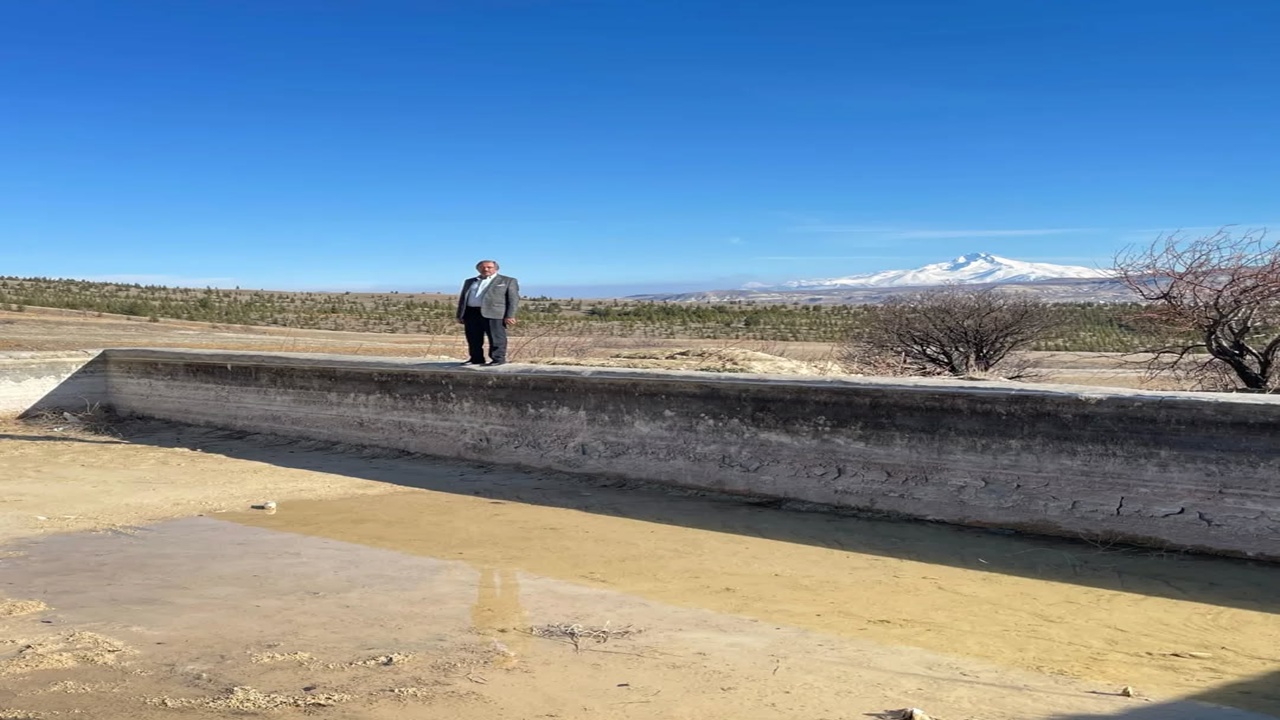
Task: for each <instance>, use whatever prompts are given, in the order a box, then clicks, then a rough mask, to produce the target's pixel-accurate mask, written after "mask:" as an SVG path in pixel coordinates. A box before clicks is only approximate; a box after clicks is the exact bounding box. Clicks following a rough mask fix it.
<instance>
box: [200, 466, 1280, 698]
mask: <svg viewBox="0 0 1280 720" xmlns="http://www.w3.org/2000/svg"><path fill="white" fill-rule="evenodd" d="M532 482H533V481H530V483H532ZM539 482H543V483H545V485H539V486H537V487H536V488H535V487H527V488H521V489H520V493H523V495H524V497H525V499H526V501H521V502H513V501H510V500H505V499H503V500H498V499H494V498H492V497H484V496H480V497H476V496H474V495H472V494H471V493H473V492H474V493H477V494H479V492H480V488H482V487H485V486H483V485H480V484H474V485H470V486H468V489H469V492H467V493H466V494H463V493H461V492H457V493H437V492H417V491H412V492H403V493H395V494H391V495H378V496H368V497H352V498H344V499H341V500H305V501H304V500H299V501H295V502H290V504H289V511H288V512H282V513H281V514H279V515H275V516H265V515H262V514H249V513H245V514H237V515H231V514H228V515H223V516H222V517H223V518H225V519H230V520H235V521H238V522H243V523H247V524H252V525H258V526H262V527H269V528H273V529H278V530H285V531H289V532H296V533H303V534H309V535H316V536H320V537H326V538H332V539H336V540H342V541H345V542H351V543H357V544H360V545H365V546H370V547H380V548H386V549H390V550H395V551H398V552H403V553H411V554H416V555H422V556H428V557H433V558H449V559H455V560H462V561H465V562H467V563H470V564H471V565H472V567H475V568H477V572H479V573H480V578H479V586H478V589H477V596H476V600H477V602H476V606H475V611H474V615H473V621H474V624H475V627H476V628H477V632H480V633H482V634H484V635H487V636H488V637H490V638H492V639H493V640H494V641H495V642H496V643H501V644H502V645H503V647H504V648H506V649H507V650H508V651H510V652H513V653H516V654H517V655H518V654H521V652H522V650H523V648H522V647H519V646H517V647H512V643H516V644H517V645H519V643H521V642H531V641H530V640H529V638H528V636H527V635H524V634H523V633H521V632H517V631H512V628H520V627H521V626H525V627H527V624H526V623H525V621H524V618H523V615H522V612H521V610H520V602H519V600H520V598H519V595H520V592H519V589H518V586H517V581H516V573H524V574H525V582H526V585H527V584H528V577H529V576H539V577H544V578H552V579H557V580H563V581H568V582H571V583H577V584H580V585H585V586H587V587H597V588H607V589H609V590H612V591H615V592H619V593H623V594H625V595H631V596H636V597H640V598H645V599H648V600H651V601H658V602H664V603H669V604H672V605H676V606H681V607H692V608H698V609H701V610H709V611H712V612H715V613H720V614H727V615H735V616H740V617H749V618H753V619H756V620H759V621H763V622H766V623H770V624H772V625H773V626H774V627H779V626H789V627H796V628H805V629H808V630H812V631H817V632H820V633H827V634H831V635H836V636H843V637H856V638H858V639H859V640H867V641H872V642H880V643H885V644H890V645H905V646H914V647H918V648H925V649H929V650H934V651H938V652H944V653H947V654H948V655H953V656H961V657H972V658H982V659H985V660H988V661H990V662H994V663H997V664H999V665H1002V666H1005V667H1016V668H1023V669H1029V670H1033V671H1036V672H1041V673H1044V672H1048V673H1052V674H1062V675H1068V676H1073V677H1079V678H1087V679H1089V680H1091V681H1093V682H1097V683H1099V684H1100V685H1102V686H1109V685H1115V686H1116V687H1117V688H1119V687H1123V686H1124V685H1133V686H1134V687H1138V688H1140V689H1141V690H1142V691H1144V692H1150V693H1152V694H1158V695H1159V696H1161V697H1176V696H1179V695H1189V694H1193V693H1200V692H1204V691H1207V690H1211V689H1213V688H1215V687H1218V686H1223V685H1226V684H1227V683H1231V682H1233V681H1238V680H1242V679H1246V678H1250V677H1254V676H1257V675H1261V674H1264V673H1273V672H1275V669H1276V668H1277V667H1280V655H1277V648H1280V614H1277V612H1276V611H1277V609H1280V573H1277V572H1276V570H1277V568H1276V567H1275V566H1262V565H1257V564H1250V563H1243V562H1235V561H1227V560H1223V559H1215V558H1199V557H1194V556H1180V555H1161V554H1153V553H1140V552H1128V551H1125V550H1124V549H1123V548H1109V547H1097V546H1091V545H1084V544H1078V543H1077V544H1071V543H1065V542H1060V541H1050V540H1043V539H1036V538H1027V537H1020V536H1015V535H993V534H989V533H982V532H977V531H971V530H960V529H956V528H948V527H939V526H931V525H927V524H923V523H891V522H883V521H872V520H867V519H863V518H850V517H841V516H836V515H823V514H814V513H794V512H780V511H778V510H775V509H772V508H761V507H753V506H751V505H747V504H744V503H741V502H736V503H735V502H727V501H715V500H704V499H701V498H693V497H676V496H672V495H670V494H658V493H649V492H643V491H638V490H635V489H625V488H624V489H617V490H615V489H611V488H605V487H594V486H593V487H592V490H591V492H590V493H585V492H583V491H582V489H581V487H582V486H581V485H566V486H564V487H563V488H561V487H559V486H555V485H554V484H553V483H552V482H551V481H550V480H543V481H539ZM506 492H508V494H511V495H515V494H517V493H516V491H515V490H511V489H507V490H506ZM556 493H559V494H558V495H557V494H556ZM529 499H532V500H536V501H538V502H528V501H527V500H529ZM480 568H484V570H479V569H480ZM493 568H510V570H501V571H499V570H494V569H493ZM525 600H526V601H527V600H528V598H527V597H526V598H525ZM504 629H505V630H507V632H501V631H502V630H504ZM529 649H531V650H532V649H536V648H534V647H530V648H529ZM513 659H514V656H513ZM1217 701H1218V702H1224V703H1228V704H1237V705H1239V706H1241V707H1248V708H1251V709H1265V710H1280V688H1271V689H1267V688H1263V689H1261V690H1259V691H1257V692H1252V693H1245V692H1236V691H1229V692H1228V693H1227V694H1226V695H1225V696H1223V697H1219V698H1218V700H1217Z"/></svg>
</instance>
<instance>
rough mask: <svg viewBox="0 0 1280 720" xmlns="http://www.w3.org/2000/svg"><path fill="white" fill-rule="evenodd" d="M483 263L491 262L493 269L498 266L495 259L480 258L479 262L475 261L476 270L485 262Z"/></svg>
mask: <svg viewBox="0 0 1280 720" xmlns="http://www.w3.org/2000/svg"><path fill="white" fill-rule="evenodd" d="M485 263H493V269H494V270H497V269H498V267H499V266H498V261H497V260H481V261H480V262H478V263H476V269H477V270H479V269H480V266H481V265H483V264H485Z"/></svg>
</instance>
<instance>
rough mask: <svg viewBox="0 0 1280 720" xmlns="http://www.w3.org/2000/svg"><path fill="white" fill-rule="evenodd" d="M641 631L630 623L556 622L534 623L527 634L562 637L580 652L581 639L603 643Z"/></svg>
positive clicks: (541, 636)
mask: <svg viewBox="0 0 1280 720" xmlns="http://www.w3.org/2000/svg"><path fill="white" fill-rule="evenodd" d="M642 632H644V630H643V629H642V628H637V627H634V626H632V625H627V626H625V627H620V628H613V627H609V625H608V623H606V624H604V625H600V626H594V625H580V624H578V623H558V624H552V625H535V626H533V627H531V628H529V634H530V635H533V636H534V637H540V638H549V639H563V640H567V641H569V643H570V644H572V645H573V649H574V651H575V652H582V643H583V641H591V642H594V643H596V644H603V643H607V642H609V641H610V640H613V639H622V638H629V637H632V636H633V635H638V634H640V633H642Z"/></svg>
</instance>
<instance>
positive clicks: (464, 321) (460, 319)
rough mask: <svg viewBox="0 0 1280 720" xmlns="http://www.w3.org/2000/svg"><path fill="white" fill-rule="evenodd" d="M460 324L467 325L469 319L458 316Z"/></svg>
mask: <svg viewBox="0 0 1280 720" xmlns="http://www.w3.org/2000/svg"><path fill="white" fill-rule="evenodd" d="M458 324H459V325H466V324H467V321H466V320H463V319H462V318H458Z"/></svg>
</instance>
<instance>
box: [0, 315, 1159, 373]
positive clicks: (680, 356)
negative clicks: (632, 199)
mask: <svg viewBox="0 0 1280 720" xmlns="http://www.w3.org/2000/svg"><path fill="white" fill-rule="evenodd" d="M111 347H172V348H211V349H225V350H260V351H271V352H312V353H338V354H347V355H366V356H383V357H422V358H432V359H437V358H457V359H459V361H461V360H463V359H465V358H466V344H465V341H464V340H463V338H462V333H461V332H458V333H456V334H454V335H449V336H439V335H407V334H406V335H399V334H389V333H356V332H335V331H329V330H289V329H283V328H265V327H249V326H239V325H237V326H226V325H211V324H209V323H194V322H183V321H177V320H163V321H161V322H156V323H152V322H146V321H144V320H142V319H132V320H126V319H124V318H122V317H118V316H116V317H96V316H94V315H93V314H92V313H83V312H78V311H71V310H50V309H40V308H29V309H28V310H27V311H26V312H8V311H0V352H3V351H6V350H21V351H40V350H92V349H100V348H111ZM509 354H510V358H511V360H512V361H513V362H532V363H539V364H556V365H594V366H603V367H633V368H658V369H668V370H707V371H716V372H751V373H767V374H780V375H830V374H839V373H841V372H842V371H841V369H840V368H839V366H838V365H837V364H836V363H835V362H834V361H833V358H834V357H835V349H834V348H833V347H832V345H831V344H830V343H815V342H778V341H770V342H764V341H725V340H687V339H677V340H663V339H648V340H638V339H635V338H614V337H608V336H595V337H556V336H545V335H540V336H528V335H525V334H523V333H522V331H521V330H519V329H517V330H515V331H513V333H512V336H511V340H510V353H509ZM1031 355H1032V361H1033V365H1034V366H1035V368H1036V370H1037V373H1038V375H1039V377H1038V380H1040V381H1043V382H1056V383H1070V384H1083V385H1099V386H1110V387H1134V388H1156V387H1168V386H1167V385H1165V384H1159V385H1156V384H1152V383H1151V382H1150V381H1149V380H1148V379H1147V378H1146V377H1145V373H1144V371H1143V369H1142V368H1141V367H1140V366H1138V365H1135V364H1134V363H1132V362H1126V361H1125V360H1124V359H1123V358H1121V357H1119V356H1117V355H1114V354H1107V353H1065V352H1054V353H1048V352H1045V353H1032V354H1031Z"/></svg>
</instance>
